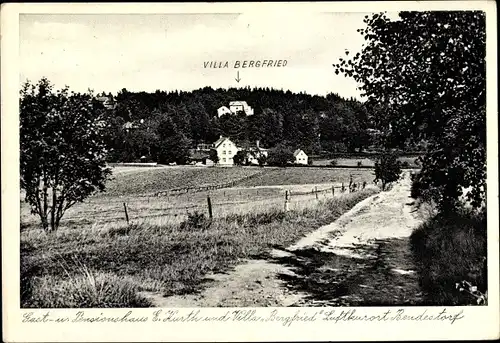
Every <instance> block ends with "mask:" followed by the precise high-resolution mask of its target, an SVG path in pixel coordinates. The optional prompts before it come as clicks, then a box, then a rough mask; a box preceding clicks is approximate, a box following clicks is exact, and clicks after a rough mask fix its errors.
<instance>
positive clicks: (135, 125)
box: [109, 87, 377, 163]
mask: <svg viewBox="0 0 500 343" xmlns="http://www.w3.org/2000/svg"><path fill="white" fill-rule="evenodd" d="M113 100H114V102H115V105H114V108H113V109H111V110H109V114H110V116H109V123H110V138H109V145H110V148H111V151H110V155H109V158H110V162H120V161H133V160H137V159H140V158H141V157H143V156H144V157H145V158H146V160H153V161H158V162H177V163H184V162H185V161H186V160H187V158H188V156H189V155H188V154H189V151H188V149H189V148H194V147H196V146H197V145H198V144H200V143H208V144H210V143H212V142H214V141H215V140H217V139H218V138H219V136H220V135H224V136H228V137H230V138H231V139H233V140H234V141H236V142H238V144H242V145H244V144H245V143H249V144H252V143H254V142H255V141H257V140H259V141H260V144H261V146H263V147H266V148H272V147H274V146H276V145H277V144H278V143H282V144H283V145H286V146H289V147H290V148H292V149H294V148H301V149H303V150H304V151H306V153H308V154H318V153H320V152H356V151H358V152H359V151H362V150H363V149H364V148H366V147H367V146H369V145H373V144H377V142H374V141H373V139H371V135H370V134H369V131H367V129H369V128H372V125H371V124H370V120H369V118H370V116H369V110H368V109H367V108H366V107H365V106H364V105H363V104H362V103H361V102H359V101H356V100H355V99H344V98H341V97H339V96H338V95H335V94H329V95H327V96H326V97H323V96H312V95H309V94H305V93H292V92H291V91H286V92H285V91H282V90H276V89H270V88H253V89H251V88H230V89H212V88H211V87H205V88H202V89H198V90H195V91H192V92H184V91H180V92H179V91H173V92H164V91H156V92H154V93H146V92H138V93H134V92H129V91H127V90H126V89H122V90H121V91H120V92H119V93H118V94H117V96H116V97H114V99H113ZM236 100H241V101H246V102H247V103H248V104H249V106H251V107H252V108H253V109H254V115H251V116H246V115H245V114H244V113H239V114H237V115H231V114H226V115H223V116H222V117H220V118H218V117H217V109H218V108H219V107H221V106H227V107H229V102H230V101H236Z"/></svg>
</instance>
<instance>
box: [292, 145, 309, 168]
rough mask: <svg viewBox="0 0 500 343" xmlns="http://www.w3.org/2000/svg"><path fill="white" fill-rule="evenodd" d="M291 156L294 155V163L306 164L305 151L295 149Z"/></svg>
mask: <svg viewBox="0 0 500 343" xmlns="http://www.w3.org/2000/svg"><path fill="white" fill-rule="evenodd" d="M293 157H295V163H296V164H305V165H307V159H308V157H307V155H306V153H305V152H304V151H303V150H301V149H297V150H295V152H294V153H293Z"/></svg>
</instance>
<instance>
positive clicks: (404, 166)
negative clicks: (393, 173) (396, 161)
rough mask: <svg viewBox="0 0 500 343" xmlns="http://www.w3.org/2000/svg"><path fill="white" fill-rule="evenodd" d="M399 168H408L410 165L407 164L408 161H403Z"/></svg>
mask: <svg viewBox="0 0 500 343" xmlns="http://www.w3.org/2000/svg"><path fill="white" fill-rule="evenodd" d="M401 167H402V168H410V163H408V161H403V162H402V163H401Z"/></svg>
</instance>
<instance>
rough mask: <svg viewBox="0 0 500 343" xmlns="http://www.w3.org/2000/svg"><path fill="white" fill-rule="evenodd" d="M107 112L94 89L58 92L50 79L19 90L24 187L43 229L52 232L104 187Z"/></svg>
mask: <svg viewBox="0 0 500 343" xmlns="http://www.w3.org/2000/svg"><path fill="white" fill-rule="evenodd" d="M105 113H106V112H105V110H104V108H103V106H102V104H101V103H99V102H98V101H96V100H95V99H94V97H93V95H92V93H86V94H80V93H73V92H70V91H69V89H68V88H64V89H62V90H57V91H54V89H53V85H52V84H51V83H50V82H49V80H47V79H46V78H43V79H41V80H40V81H39V82H38V83H37V84H36V85H35V84H31V83H30V82H29V81H28V82H26V83H25V84H24V85H23V87H22V89H21V94H20V116H19V119H20V131H19V132H20V176H21V188H22V189H23V190H24V192H25V193H26V197H25V198H26V201H27V202H28V203H29V204H30V205H31V208H32V213H34V214H37V215H38V216H39V217H40V220H41V223H42V228H43V229H44V230H46V231H54V230H57V228H58V227H59V224H60V221H61V218H62V217H63V215H64V213H65V212H66V210H68V209H69V208H70V207H71V206H73V205H74V204H76V203H77V202H81V201H83V200H84V199H86V198H87V197H88V196H89V195H91V194H92V193H94V192H96V191H103V190H104V189H105V182H106V180H107V179H108V178H109V177H110V175H111V170H110V168H108V167H107V166H106V161H105V159H106V153H107V148H106V137H105V130H106V126H107V123H106V120H105Z"/></svg>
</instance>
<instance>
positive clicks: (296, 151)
mask: <svg viewBox="0 0 500 343" xmlns="http://www.w3.org/2000/svg"><path fill="white" fill-rule="evenodd" d="M300 152H304V151H303V150H301V149H297V150H295V152H294V153H293V157H297V155H298V154H300ZM305 154H306V153H305V152H304V155H305ZM306 156H307V155H306Z"/></svg>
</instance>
